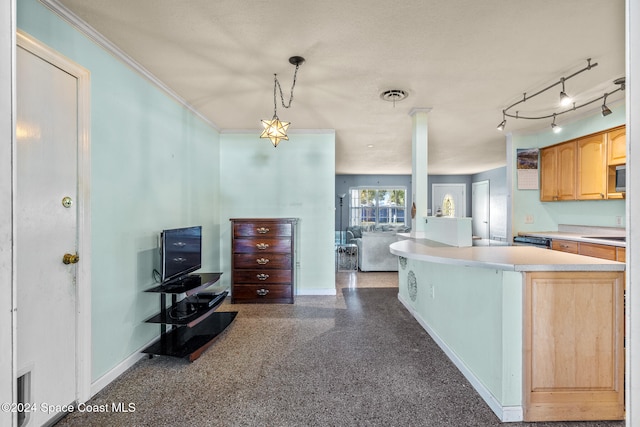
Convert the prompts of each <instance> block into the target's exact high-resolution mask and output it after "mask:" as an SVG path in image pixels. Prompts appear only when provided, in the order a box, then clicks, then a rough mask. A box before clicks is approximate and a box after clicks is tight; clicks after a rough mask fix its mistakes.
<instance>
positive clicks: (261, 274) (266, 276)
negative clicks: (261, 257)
mask: <svg viewBox="0 0 640 427" xmlns="http://www.w3.org/2000/svg"><path fill="white" fill-rule="evenodd" d="M256 277H257V278H258V280H267V279H268V278H269V275H268V274H264V273H260V274H256Z"/></svg>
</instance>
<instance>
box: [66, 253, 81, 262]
mask: <svg viewBox="0 0 640 427" xmlns="http://www.w3.org/2000/svg"><path fill="white" fill-rule="evenodd" d="M78 261H80V257H79V256H78V254H75V255H71V254H64V256H63V257H62V262H63V263H64V264H76V263H77V262H78Z"/></svg>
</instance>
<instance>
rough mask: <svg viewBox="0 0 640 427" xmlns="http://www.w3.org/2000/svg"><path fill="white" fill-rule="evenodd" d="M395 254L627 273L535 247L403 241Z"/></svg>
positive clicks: (611, 264)
mask: <svg viewBox="0 0 640 427" xmlns="http://www.w3.org/2000/svg"><path fill="white" fill-rule="evenodd" d="M389 248H390V250H391V253H392V254H394V255H398V256H402V257H405V258H409V259H415V260H419V261H427V262H435V263H441V264H453V265H460V266H469V267H480V268H494V269H497V270H509V271H624V270H625V264H624V263H623V262H617V261H608V260H605V259H599V258H593V257H587V256H583V255H575V254H570V253H565V252H560V251H552V250H550V249H543V248H537V247H533V246H472V247H464V248H457V247H450V246H443V245H442V243H438V242H433V241H430V240H420V241H415V240H412V239H406V240H400V241H398V242H395V243H392V244H391V245H390V246H389Z"/></svg>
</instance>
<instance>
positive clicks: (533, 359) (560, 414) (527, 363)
mask: <svg viewBox="0 0 640 427" xmlns="http://www.w3.org/2000/svg"><path fill="white" fill-rule="evenodd" d="M525 283H526V285H525V306H524V337H523V340H524V343H523V344H524V372H523V384H524V390H523V392H524V393H523V404H524V419H525V421H551V420H553V421H559V420H567V421H569V420H571V421H579V420H622V419H624V416H625V411H624V273H623V272H534V273H527V274H526V279H525Z"/></svg>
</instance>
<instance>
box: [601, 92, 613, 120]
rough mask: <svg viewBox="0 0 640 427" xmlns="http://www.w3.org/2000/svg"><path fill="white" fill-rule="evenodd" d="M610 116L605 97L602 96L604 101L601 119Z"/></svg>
mask: <svg viewBox="0 0 640 427" xmlns="http://www.w3.org/2000/svg"><path fill="white" fill-rule="evenodd" d="M609 114H611V110H610V109H609V107H607V96H606V95H605V96H604V100H603V101H602V117H606V116H608V115H609Z"/></svg>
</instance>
